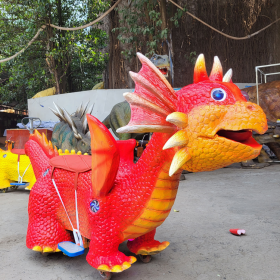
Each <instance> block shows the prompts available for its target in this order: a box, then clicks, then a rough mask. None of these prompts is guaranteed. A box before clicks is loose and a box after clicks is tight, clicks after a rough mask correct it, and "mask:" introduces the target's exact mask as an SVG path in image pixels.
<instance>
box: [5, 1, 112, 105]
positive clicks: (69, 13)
mask: <svg viewBox="0 0 280 280" xmlns="http://www.w3.org/2000/svg"><path fill="white" fill-rule="evenodd" d="M109 4H110V3H109V1H107V0H106V1H102V0H94V1H93V0H91V1H80V0H32V1H30V0H16V1H15V0H4V1H1V2H0V30H1V34H0V59H2V58H6V57H9V56H12V55H13V54H15V53H16V52H18V51H20V50H21V49H22V48H23V47H25V46H26V44H27V43H28V42H29V41H30V40H31V39H32V37H33V36H34V35H35V34H36V32H37V30H38V29H39V28H40V27H41V26H42V25H44V24H47V23H52V24H55V25H59V26H69V27H74V26H80V25H83V24H86V23H88V22H90V21H93V20H94V19H96V18H97V17H98V16H99V15H100V14H101V13H103V12H104V11H105V10H107V9H108V6H109ZM106 44H107V35H106V33H105V32H104V31H102V30H101V29H100V28H98V25H94V26H93V28H87V29H85V30H80V31H60V30H57V29H51V28H49V27H48V28H47V29H45V30H44V31H43V32H41V34H40V36H39V37H38V39H37V40H36V41H35V43H33V44H32V45H31V46H30V47H29V48H28V49H27V50H26V51H25V52H24V53H23V54H21V55H20V56H19V57H17V58H15V59H13V60H11V61H9V62H6V63H2V64H0V102H1V103H2V104H11V103H13V104H17V107H18V108H26V103H27V98H31V97H32V96H34V95H35V94H36V93H37V92H39V91H41V90H44V89H47V88H50V87H54V86H57V83H56V81H58V82H59V88H60V92H69V91H81V90H89V89H91V88H92V87H93V86H94V85H95V84H96V83H98V82H100V81H101V80H102V72H103V70H104V69H105V66H106V62H107V60H108V54H107V53H105V52H104V51H102V49H104V47H105V46H106ZM55 74H56V75H55Z"/></svg>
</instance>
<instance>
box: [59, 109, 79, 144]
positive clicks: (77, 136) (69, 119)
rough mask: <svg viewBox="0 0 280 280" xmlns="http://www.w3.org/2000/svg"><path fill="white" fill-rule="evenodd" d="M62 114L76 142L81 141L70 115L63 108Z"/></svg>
mask: <svg viewBox="0 0 280 280" xmlns="http://www.w3.org/2000/svg"><path fill="white" fill-rule="evenodd" d="M63 113H64V116H65V118H66V121H67V123H68V124H69V126H70V127H71V128H72V130H73V132H74V136H75V137H76V138H77V139H78V140H80V139H82V136H81V135H80V134H79V133H78V131H77V127H76V125H75V123H74V121H73V120H72V117H71V116H70V114H69V113H68V112H67V111H66V110H65V109H64V108H63Z"/></svg>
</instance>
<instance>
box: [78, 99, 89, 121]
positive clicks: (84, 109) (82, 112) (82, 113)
mask: <svg viewBox="0 0 280 280" xmlns="http://www.w3.org/2000/svg"><path fill="white" fill-rule="evenodd" d="M88 104H89V101H88V102H87V104H86V105H85V108H83V110H82V111H81V116H80V118H81V117H83V115H84V113H85V112H86V110H87V106H88Z"/></svg>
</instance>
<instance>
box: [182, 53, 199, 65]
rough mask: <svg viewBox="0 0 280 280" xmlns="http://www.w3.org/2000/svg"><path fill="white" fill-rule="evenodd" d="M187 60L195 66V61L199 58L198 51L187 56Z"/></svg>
mask: <svg viewBox="0 0 280 280" xmlns="http://www.w3.org/2000/svg"><path fill="white" fill-rule="evenodd" d="M185 58H186V59H187V60H188V61H189V62H190V63H191V64H193V65H195V61H196V58H197V55H196V51H193V52H190V54H189V55H187V54H185Z"/></svg>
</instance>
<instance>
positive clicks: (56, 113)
mask: <svg viewBox="0 0 280 280" xmlns="http://www.w3.org/2000/svg"><path fill="white" fill-rule="evenodd" d="M49 109H50V110H51V111H52V112H53V113H54V114H55V115H56V116H57V117H58V118H59V120H60V121H65V119H64V117H62V116H61V115H60V114H59V113H58V112H56V111H55V110H54V109H52V108H51V107H49Z"/></svg>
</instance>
